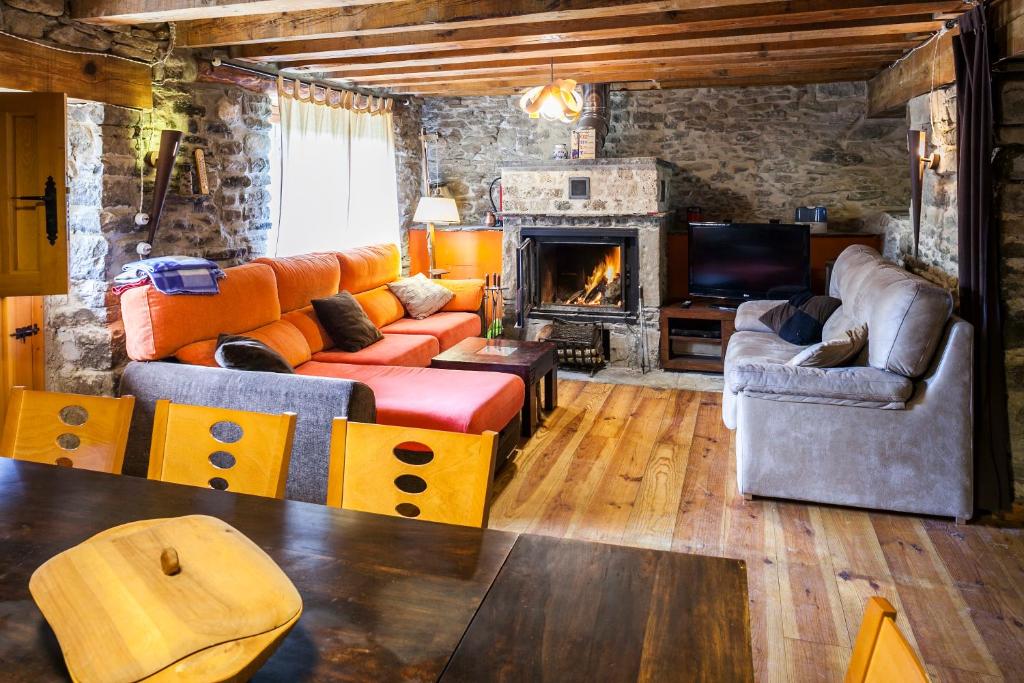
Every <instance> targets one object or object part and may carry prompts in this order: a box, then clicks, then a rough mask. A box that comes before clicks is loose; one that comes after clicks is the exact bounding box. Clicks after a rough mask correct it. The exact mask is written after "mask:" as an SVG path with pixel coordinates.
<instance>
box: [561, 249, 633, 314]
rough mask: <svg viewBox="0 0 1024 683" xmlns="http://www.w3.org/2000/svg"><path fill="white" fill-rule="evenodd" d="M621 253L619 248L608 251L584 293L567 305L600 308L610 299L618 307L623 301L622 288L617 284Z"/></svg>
mask: <svg viewBox="0 0 1024 683" xmlns="http://www.w3.org/2000/svg"><path fill="white" fill-rule="evenodd" d="M619 252H620V249H619V247H612V248H611V249H609V250H608V251H606V252H605V255H604V261H602V262H601V263H598V264H597V265H596V266H594V270H593V271H591V273H590V276H589V277H588V278H587V282H586V284H585V285H584V286H583V291H582V292H580V293H579V294H578V295H577V296H575V297H573V298H572V299H571V300H569V301H567V302H566V303H567V304H569V305H576V306H579V305H588V306H599V305H600V304H601V303H602V302H604V301H605V300H606V299H610V301H609V303H611V304H612V305H616V306H617V305H618V304H619V302H620V301H621V299H622V287H621V286H620V285H619V284H618V282H617V280H618V278H619V262H620V260H621V257H620V253H619Z"/></svg>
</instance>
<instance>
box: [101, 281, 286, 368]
mask: <svg viewBox="0 0 1024 683" xmlns="http://www.w3.org/2000/svg"><path fill="white" fill-rule="evenodd" d="M225 272H226V273H227V277H226V278H224V279H223V280H221V281H220V283H219V284H220V293H219V294H214V295H211V296H206V295H189V294H177V295H167V294H161V293H160V292H158V291H157V290H156V289H154V288H153V287H152V286H151V285H147V286H145V287H136V288H135V289H129V290H128V291H127V292H125V293H124V294H122V295H121V318H122V319H123V320H124V333H125V344H126V346H127V348H128V356H129V357H130V358H131V359H132V360H160V359H161V358H167V357H168V356H172V355H174V353H175V352H176V351H177V350H178V349H180V348H181V347H183V346H186V345H188V344H191V343H192V342H196V341H199V340H201V339H211V338H215V337H216V336H217V335H218V334H220V333H222V332H224V333H228V334H238V333H242V332H247V331H248V330H252V329H255V328H257V327H261V326H263V325H266V324H268V323H271V322H273V321H275V320H277V319H278V318H280V317H281V304H280V303H279V301H278V298H277V281H276V280H275V278H274V271H273V269H271V267H270V266H268V265H266V264H263V263H247V264H245V265H244V266H237V267H235V268H228V269H227V270H226V271H225Z"/></svg>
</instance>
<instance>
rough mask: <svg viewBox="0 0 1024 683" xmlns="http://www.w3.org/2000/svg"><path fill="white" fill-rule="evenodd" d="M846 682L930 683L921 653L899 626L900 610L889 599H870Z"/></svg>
mask: <svg viewBox="0 0 1024 683" xmlns="http://www.w3.org/2000/svg"><path fill="white" fill-rule="evenodd" d="M845 681H846V683H890V682H891V681H900V683H928V674H927V673H926V672H925V670H924V666H923V665H922V664H921V660H920V659H919V658H918V656H917V653H915V652H914V649H913V648H912V647H910V643H908V642H907V639H906V638H904V637H903V634H902V633H900V629H899V627H898V626H896V610H895V609H894V608H893V606H892V605H891V604H890V603H889V601H888V600H886V599H885V598H880V597H870V598H868V604H867V607H866V608H865V609H864V620H863V621H862V622H861V624H860V632H859V633H858V634H857V642H856V643H854V646H853V657H852V658H851V659H850V666H849V668H847V670H846V679H845Z"/></svg>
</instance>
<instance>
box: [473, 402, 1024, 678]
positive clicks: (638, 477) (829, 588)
mask: <svg viewBox="0 0 1024 683" xmlns="http://www.w3.org/2000/svg"><path fill="white" fill-rule="evenodd" d="M558 391H559V401H560V407H559V408H558V409H557V410H556V411H555V412H553V413H552V414H551V415H550V416H549V417H548V418H547V421H546V424H545V426H544V427H543V428H541V430H540V431H539V432H537V433H536V434H535V435H534V436H533V438H531V439H530V441H529V442H528V444H527V446H526V447H525V449H524V450H523V451H522V452H521V453H519V455H518V456H517V458H516V460H515V461H514V462H513V463H512V464H510V465H509V466H508V467H507V468H506V469H505V470H504V471H503V472H502V473H501V474H500V475H499V478H498V481H497V486H496V491H497V495H496V498H495V501H494V504H493V506H492V510H491V518H490V527H492V528H496V529H509V530H515V531H527V532H532V533H538V534H549V535H553V536H565V537H570V538H581V539H591V540H595V541H603V542H607V543H618V544H624V545H633V546H644V547H651V548H662V549H666V550H674V551H678V552H687V553H699V554H706V555H719V556H725V557H734V558H740V559H744V560H746V561H747V566H748V572H749V576H748V580H749V586H750V614H751V621H752V623H751V629H752V632H753V651H754V662H755V666H756V668H757V675H758V680H761V681H784V680H789V681H814V680H821V681H839V680H842V673H843V671H844V670H845V667H846V663H847V660H848V658H849V656H850V648H851V646H852V643H853V641H854V639H855V637H856V634H857V629H858V627H859V625H860V619H861V614H862V611H863V608H864V603H865V601H866V599H867V597H868V596H869V595H883V596H885V597H886V598H888V599H889V600H890V601H891V602H892V603H893V605H895V607H896V609H897V610H899V621H900V625H901V627H902V629H903V632H904V633H905V634H906V635H907V637H908V639H909V640H910V642H911V643H912V644H913V645H914V647H915V648H916V649H917V651H918V652H919V653H921V655H922V657H923V659H924V661H925V663H926V665H927V667H928V670H929V672H930V673H931V675H932V678H933V680H935V681H998V680H1005V681H1024V532H1022V531H1021V530H1020V529H1014V528H996V527H994V526H986V525H978V524H971V525H967V526H956V525H954V524H952V523H951V522H947V521H945V520H938V519H930V518H920V517H913V516H909V515H889V514H876V513H868V512H863V511H857V510H852V509H845V508H837V507H828V506H817V505H809V504H798V503H786V502H781V501H772V500H754V501H749V502H748V501H744V500H743V498H742V497H741V496H739V495H738V494H737V492H736V483H735V482H736V478H735V471H736V467H735V461H734V452H733V442H732V433H731V432H730V431H729V430H728V429H726V428H725V426H724V425H723V424H722V419H721V395H720V394H713V393H696V392H688V391H677V390H672V389H654V388H647V387H635V386H625V385H614V386H613V385H608V384H596V383H587V382H560V383H559V388H558Z"/></svg>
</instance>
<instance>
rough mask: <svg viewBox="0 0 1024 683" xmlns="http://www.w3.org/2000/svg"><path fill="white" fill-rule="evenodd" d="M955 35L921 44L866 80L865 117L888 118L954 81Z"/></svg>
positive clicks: (950, 32) (949, 33)
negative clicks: (924, 95) (915, 100)
mask: <svg viewBox="0 0 1024 683" xmlns="http://www.w3.org/2000/svg"><path fill="white" fill-rule="evenodd" d="M955 33H956V31H947V32H946V33H944V34H943V35H941V36H939V37H937V38H934V39H933V40H932V42H931V43H928V44H925V45H922V46H921V47H919V48H918V49H916V50H915V51H914V52H912V53H910V54H908V55H907V56H906V57H905V58H904V59H903V60H902V61H899V62H897V63H896V64H894V65H893V66H892V68H889V69H884V70H883V71H882V72H880V73H879V74H878V75H877V76H875V77H874V78H872V79H871V80H870V81H868V116H870V117H876V116H881V117H886V116H892V115H893V114H895V113H897V112H899V111H900V110H901V109H903V107H904V106H905V105H906V103H907V102H908V101H909V100H910V99H911V98H914V97H917V96H918V95H922V94H924V93H926V92H928V91H930V90H932V89H934V88H941V87H944V86H946V85H949V84H950V83H952V82H953V81H954V80H956V70H955V69H954V67H953V35H954V34H955Z"/></svg>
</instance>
